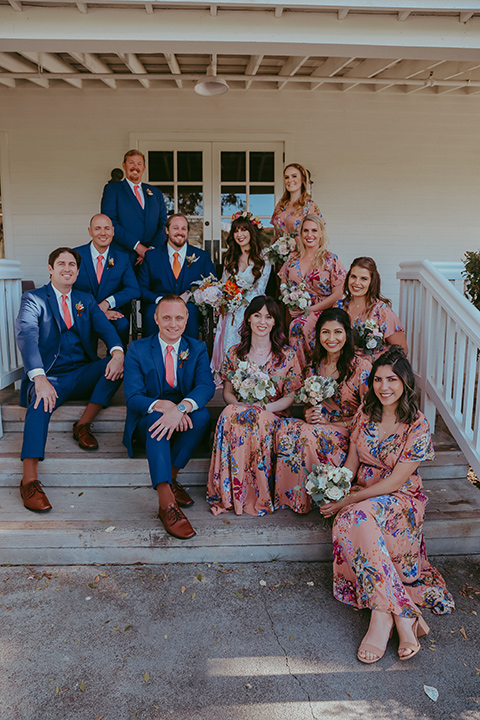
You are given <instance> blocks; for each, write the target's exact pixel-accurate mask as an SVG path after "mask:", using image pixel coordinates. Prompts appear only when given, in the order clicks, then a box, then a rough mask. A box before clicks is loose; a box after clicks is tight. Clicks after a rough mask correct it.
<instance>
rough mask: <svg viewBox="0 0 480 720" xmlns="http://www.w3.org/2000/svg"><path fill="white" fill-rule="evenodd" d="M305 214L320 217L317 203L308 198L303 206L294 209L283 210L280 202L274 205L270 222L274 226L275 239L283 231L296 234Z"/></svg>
mask: <svg viewBox="0 0 480 720" xmlns="http://www.w3.org/2000/svg"><path fill="white" fill-rule="evenodd" d="M307 215H318V216H319V217H322V213H321V212H320V208H319V207H318V205H317V203H316V202H314V201H313V200H312V198H309V200H307V204H306V205H305V207H303V208H296V209H295V210H285V209H284V208H283V207H282V206H281V205H280V203H279V204H278V205H276V206H275V210H274V211H273V215H272V219H271V220H270V223H271V224H272V225H273V227H274V228H275V238H274V239H275V240H276V239H277V238H279V237H280V236H281V235H282V234H283V233H291V234H293V233H295V235H296V236H298V233H299V231H300V225H301V224H302V220H303V218H305V217H307Z"/></svg>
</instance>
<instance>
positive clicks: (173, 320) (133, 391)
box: [123, 294, 215, 540]
mask: <svg viewBox="0 0 480 720" xmlns="http://www.w3.org/2000/svg"><path fill="white" fill-rule="evenodd" d="M154 319H155V324H156V327H157V328H158V332H157V333H155V335H152V336H151V337H147V338H143V339H142V340H136V341H134V342H132V343H130V346H129V348H128V352H127V356H126V358H125V383H124V387H125V399H126V401H127V420H126V423H125V433H124V436H123V442H124V445H125V447H126V448H127V450H128V454H129V455H130V457H132V455H133V448H132V442H133V441H134V440H138V441H140V442H141V443H142V444H144V445H145V448H146V453H147V459H148V465H149V469H150V477H151V480H152V485H153V487H154V488H155V489H156V491H157V494H158V505H159V509H158V516H159V518H160V520H161V521H162V522H163V524H164V526H165V530H166V531H167V532H168V533H170V535H173V536H174V537H176V538H180V539H181V540H186V539H188V538H191V537H193V536H194V535H195V531H194V529H193V528H192V526H191V524H190V522H189V521H188V519H187V517H186V516H185V515H184V513H183V512H182V510H180V507H179V506H182V507H188V506H189V505H192V504H193V500H192V498H191V497H190V496H189V494H188V493H187V491H186V490H185V489H184V488H183V487H182V485H180V483H178V482H177V474H178V471H179V469H180V468H183V467H185V465H186V464H187V462H188V461H189V460H190V458H191V456H192V454H193V451H194V450H195V447H196V446H197V445H198V444H199V443H200V442H201V440H202V438H203V437H204V435H205V432H206V429H207V427H208V424H209V419H210V416H209V413H208V410H207V409H206V407H205V405H206V403H207V402H208V401H209V400H210V399H211V398H212V397H213V395H214V393H215V384H214V382H213V378H212V373H211V370H210V363H209V359H208V355H207V348H206V345H205V343H204V342H201V341H200V340H194V339H193V338H189V337H186V336H184V335H183V333H184V330H185V327H186V325H187V321H188V310H187V306H186V304H185V302H184V300H182V298H181V297H180V296H179V295H172V294H170V295H164V297H163V298H162V299H161V300H160V301H159V303H158V305H157V307H156V309H155V315H154Z"/></svg>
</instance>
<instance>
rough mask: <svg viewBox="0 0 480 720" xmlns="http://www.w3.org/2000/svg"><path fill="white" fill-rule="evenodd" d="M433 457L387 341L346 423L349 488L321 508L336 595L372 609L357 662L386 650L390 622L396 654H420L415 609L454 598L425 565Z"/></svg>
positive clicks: (406, 379)
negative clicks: (426, 465)
mask: <svg viewBox="0 0 480 720" xmlns="http://www.w3.org/2000/svg"><path fill="white" fill-rule="evenodd" d="M433 457H434V452H433V447H432V441H431V437H430V429H429V426H428V421H427V420H426V418H425V417H424V415H422V413H421V412H419V411H418V404H417V398H416V391H415V381H414V377H413V372H412V368H411V366H410V363H409V362H408V360H407V358H406V357H405V354H404V352H403V350H402V348H400V347H398V346H393V347H391V348H389V349H387V350H386V352H385V353H383V354H382V355H380V357H379V358H378V359H377V360H376V361H375V363H374V365H373V368H372V372H371V374H370V377H369V380H368V392H367V395H366V397H365V403H364V405H363V410H362V409H360V410H359V412H358V413H357V416H356V418H355V420H354V422H353V428H352V434H351V436H350V450H349V452H348V457H347V460H346V462H345V467H347V468H349V469H350V470H351V471H352V472H353V474H354V477H355V476H356V486H354V488H353V489H352V490H351V492H350V495H349V496H348V497H347V498H345V499H344V500H341V501H340V502H332V503H329V504H327V505H323V506H322V507H321V509H320V512H321V513H322V514H323V515H324V516H325V517H332V516H334V515H336V514H337V513H338V515H337V517H336V519H335V523H334V526H333V557H334V560H333V572H334V586H333V587H334V590H333V592H334V596H335V597H336V598H337V600H340V601H341V602H344V603H346V604H348V605H353V606H354V607H356V608H360V609H361V608H369V609H370V610H371V611H372V612H371V617H370V626H369V628H368V632H367V634H366V635H365V637H364V639H363V641H362V643H361V645H360V648H359V650H358V655H357V657H358V659H359V660H360V661H361V662H364V663H374V662H377V660H380V658H381V657H382V656H383V654H384V652H385V649H386V646H387V643H388V640H389V637H390V636H391V632H392V628H393V625H394V624H395V626H396V628H397V631H398V636H399V647H398V655H399V657H400V660H408V659H409V658H412V657H413V656H414V655H416V653H417V652H418V651H419V650H420V643H419V642H418V638H419V637H421V636H422V635H426V634H427V633H428V632H429V628H428V626H427V624H426V622H425V621H424V619H423V617H422V615H421V612H420V609H419V606H420V607H429V608H430V609H431V610H432V611H433V612H434V613H437V614H443V613H449V612H451V611H452V610H453V608H454V602H453V599H452V597H451V595H450V594H449V592H448V591H447V588H446V586H445V582H444V580H443V578H442V577H441V575H440V574H439V573H438V571H437V570H436V569H435V568H434V567H432V566H431V565H430V563H429V562H428V559H427V555H426V552H425V544H424V539H423V519H424V513H425V506H426V504H427V498H426V496H425V495H424V493H423V487H422V481H421V479H420V475H419V474H418V467H419V465H420V463H421V462H423V461H425V460H431V459H433Z"/></svg>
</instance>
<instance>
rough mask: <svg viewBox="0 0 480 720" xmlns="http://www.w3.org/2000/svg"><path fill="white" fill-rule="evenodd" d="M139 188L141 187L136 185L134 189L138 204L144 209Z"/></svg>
mask: <svg viewBox="0 0 480 720" xmlns="http://www.w3.org/2000/svg"><path fill="white" fill-rule="evenodd" d="M139 187H140V186H139V185H134V186H133V189H134V190H135V197H136V198H137V200H138V202H139V203H140V205H141V206H142V208H143V200H142V196H141V195H140V190H139V189H138V188H139Z"/></svg>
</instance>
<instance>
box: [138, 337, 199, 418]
mask: <svg viewBox="0 0 480 720" xmlns="http://www.w3.org/2000/svg"><path fill="white" fill-rule="evenodd" d="M181 339H182V338H180V339H179V340H177V342H176V343H174V344H173V345H172V344H171V343H167V342H165V340H162V338H161V337H160V334H159V335H158V342H159V343H160V350H161V351H162V357H163V365H164V367H165V358H166V356H167V346H168V345H171V346H172V348H173V350H172V358H173V372H174V376H175V381H174V383H173V388H172V389H174V388H176V387H177V365H178V348H179V345H180V341H181ZM158 400H160V398H158V399H157V400H154V401H153V402H152V403H151V404H150V406H149V408H148V410H147V412H148V413H151V412H153V408H154V406H155V404H156V403H157V402H158ZM185 400H188V402H189V403H190V404H191V406H192V410H191V412H193V411H194V410H198V404H197V403H196V402H195V400H192V398H189V397H186V398H184V399H183V400H182V403H184V402H185Z"/></svg>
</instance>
